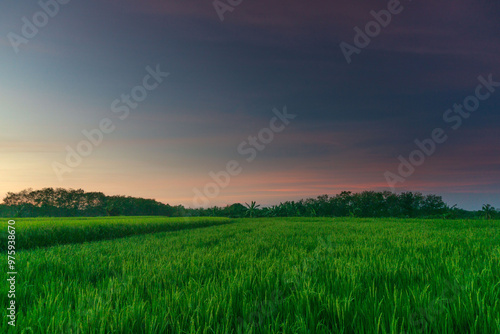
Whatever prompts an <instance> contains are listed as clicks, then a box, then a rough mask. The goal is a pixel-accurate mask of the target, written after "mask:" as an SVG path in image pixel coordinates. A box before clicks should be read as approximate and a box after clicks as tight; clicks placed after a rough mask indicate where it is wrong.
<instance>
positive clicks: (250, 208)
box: [245, 201, 260, 218]
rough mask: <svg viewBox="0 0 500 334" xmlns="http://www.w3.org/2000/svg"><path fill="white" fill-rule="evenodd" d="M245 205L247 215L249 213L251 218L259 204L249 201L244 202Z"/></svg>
mask: <svg viewBox="0 0 500 334" xmlns="http://www.w3.org/2000/svg"><path fill="white" fill-rule="evenodd" d="M245 205H246V206H247V215H249V216H250V218H253V216H254V214H255V212H256V211H257V209H258V208H260V205H259V204H257V203H256V202H255V201H251V202H250V204H248V203H245Z"/></svg>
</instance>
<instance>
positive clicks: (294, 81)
mask: <svg viewBox="0 0 500 334" xmlns="http://www.w3.org/2000/svg"><path fill="white" fill-rule="evenodd" d="M43 1H45V2H48V3H50V2H51V1H48V0H43ZM54 1H55V0H54ZM66 1H67V0H66ZM61 2H63V1H62V0H61ZM235 2H238V1H234V0H233V3H235ZM390 2H391V1H389V2H388V1H368V0H361V1H352V0H340V1H335V2H333V1H323V0H321V1H314V2H306V1H296V0H288V1H284V0H278V1H272V2H269V1H263V0H243V1H242V2H241V4H239V5H238V6H236V7H234V8H232V9H233V10H232V11H227V12H225V13H224V14H223V16H224V21H221V20H220V17H219V15H218V13H217V11H216V9H215V8H214V5H213V3H212V1H211V0H203V1H201V0H192V1H153V0H146V1H132V0H124V1H111V0H101V1H95V0H94V1H77V0H72V1H69V3H67V4H59V5H58V6H59V9H58V11H57V13H54V12H53V13H52V14H54V15H52V16H53V17H50V16H49V15H46V14H42V15H37V14H36V13H37V12H40V11H41V10H42V8H41V7H40V5H39V4H38V3H37V2H36V1H29V2H27V1H23V2H20V1H13V0H6V1H3V2H2V4H0V31H1V40H0V73H1V75H0V115H1V122H0V142H1V146H0V147H1V148H0V150H1V151H0V152H1V155H0V156H1V165H0V168H1V173H0V197H1V198H3V197H4V196H5V194H6V193H7V192H8V191H14V192H16V191H20V190H22V189H25V188H29V187H31V188H34V189H39V188H43V187H63V188H77V189H78V188H82V189H84V190H86V191H102V192H104V193H105V194H108V195H117V194H121V195H130V196H139V197H146V198H155V199H157V200H159V201H162V202H165V203H169V204H183V205H185V206H189V207H193V206H195V204H196V203H194V202H193V198H194V196H195V191H194V189H195V188H196V189H198V190H200V191H201V192H203V189H204V187H205V186H206V185H207V184H208V183H210V182H213V180H212V179H211V177H210V176H209V173H210V172H213V173H218V172H219V171H223V170H225V169H226V164H227V163H228V162H229V161H236V162H238V163H239V165H240V167H241V169H242V170H241V173H239V174H238V175H235V176H232V177H231V179H230V183H229V185H228V186H227V187H223V188H221V189H220V193H219V194H218V195H217V196H213V197H211V198H210V199H209V203H210V205H226V204H230V203H235V202H249V201H251V200H255V201H257V202H258V203H260V204H264V205H269V204H275V203H279V202H280V201H285V200H296V199H300V198H306V197H316V196H318V195H321V194H330V195H334V194H336V193H339V192H340V191H343V190H350V191H354V192H357V191H363V190H391V188H390V187H389V185H388V183H387V181H386V172H387V171H389V172H391V173H397V170H398V166H399V163H400V162H399V160H398V157H399V156H402V157H404V158H406V159H408V158H409V156H410V154H411V153H412V151H414V150H415V149H417V148H418V147H417V146H416V144H415V140H417V139H418V140H425V139H427V138H430V137H431V134H432V132H433V130H434V129H436V128H441V129H443V131H444V132H445V134H446V135H447V136H448V139H447V140H446V141H445V142H444V143H442V144H437V145H436V149H435V152H434V153H433V154H430V155H429V156H426V157H425V162H424V163H423V164H422V165H420V166H417V167H415V171H414V173H413V174H412V175H411V176H409V177H407V178H405V179H406V180H405V182H404V183H398V184H397V185H396V187H395V190H396V191H397V192H401V191H407V190H411V191H420V192H423V193H424V194H428V193H435V194H439V195H442V196H443V198H444V199H445V201H446V202H447V203H448V204H450V205H453V204H458V206H459V207H462V208H465V209H475V210H477V209H480V208H481V205H482V204H485V203H490V204H492V205H493V206H495V207H497V208H499V207H500V146H499V144H500V131H499V130H500V87H497V88H496V91H495V92H491V91H490V92H491V94H489V95H490V96H489V97H488V98H486V99H485V100H484V101H481V102H480V106H479V108H478V109H477V111H474V112H471V113H470V116H469V117H468V118H464V119H463V120H462V123H461V124H460V126H459V127H458V128H457V129H453V128H452V126H453V125H454V124H456V123H455V122H446V121H445V120H444V119H443V116H444V115H445V114H446V112H447V110H448V109H450V108H453V106H454V104H462V103H463V102H464V99H466V98H467V97H468V96H471V95H474V94H475V93H476V87H477V86H478V84H480V80H478V77H480V76H482V77H483V78H485V79H488V77H489V76H491V77H492V78H493V80H494V82H500V56H499V55H500V35H499V31H500V20H499V19H498V18H499V17H500V5H499V4H498V2H495V1H492V0H491V1H490V0H470V1H469V0H467V1H465V0H458V1H451V0H445V1H436V2H429V1H411V2H410V1H407V0H405V1H402V2H401V4H400V5H399V7H398V8H400V12H399V13H398V14H393V15H392V18H391V22H390V23H389V24H388V25H387V27H385V28H381V31H380V33H379V34H376V36H374V37H373V38H371V41H370V43H369V45H368V46H366V47H365V48H363V49H360V52H359V53H355V54H352V59H351V63H350V64H349V63H348V62H347V61H346V58H345V57H344V54H343V52H342V50H341V48H340V44H341V43H342V42H346V43H349V44H351V45H354V37H355V34H356V32H355V30H354V28H355V27H360V28H361V29H362V30H364V28H365V25H366V24H367V23H369V22H370V21H373V20H374V17H373V16H372V14H370V12H371V11H375V12H379V11H381V10H386V9H387V8H388V3H390ZM223 3H226V1H224V2H223ZM47 8H52V10H54V8H53V7H50V6H49V7H47ZM54 11H55V10H54ZM34 15H35V18H34ZM44 15H45V17H46V18H48V19H47V22H42V23H46V25H44V26H43V27H40V28H38V30H39V31H38V32H37V33H36V34H33V35H34V36H32V37H30V38H26V40H25V41H26V43H24V42H23V43H21V42H19V43H20V44H18V45H17V46H14V47H13V42H12V41H13V38H14V37H13V36H19V37H22V38H25V37H23V31H22V30H24V31H25V32H26V31H27V30H29V29H27V28H25V29H23V25H25V22H26V20H24V21H23V17H25V18H26V19H27V20H28V21H29V22H31V23H33V20H34V19H35V20H36V19H38V20H43V18H44ZM29 32H33V31H29ZM13 34H15V35H13ZM16 38H17V37H16ZM17 41H19V39H17ZM14 44H15V43H14ZM16 48H17V49H18V50H17V52H16V50H15V49H16ZM157 68H159V69H160V70H161V72H168V73H169V75H168V76H164V77H161V80H162V82H161V83H158V85H157V87H156V88H154V89H151V90H149V91H147V97H145V99H144V101H142V102H138V105H137V107H136V108H128V109H130V110H129V111H130V113H129V114H128V116H127V117H122V118H123V119H121V118H120V116H124V115H125V112H124V111H121V112H118V111H117V110H116V109H117V108H119V107H122V108H124V106H125V104H124V103H122V102H121V101H120V99H121V98H122V95H130V94H131V92H132V91H133V89H134V88H136V87H137V86H138V85H139V86H143V79H144V77H145V76H146V75H150V72H151V71H155V70H157ZM147 83H148V84H149V85H152V84H153V83H156V81H155V80H154V78H152V77H150V80H149V81H147ZM139 91H141V90H140V89H136V92H139ZM143 91H144V90H143ZM481 92H483V95H484V94H485V93H488V92H489V91H488V89H487V88H485V87H483V90H482V91H481ZM117 99H118V102H120V103H119V104H116V103H115V108H114V109H113V107H112V105H113V104H114V102H115V101H116V100H117ZM285 106H286V110H287V112H288V113H289V114H293V115H296V117H295V118H293V119H290V120H289V124H286V125H285V126H284V128H283V130H282V131H280V132H277V133H274V138H273V140H272V141H270V142H269V143H268V144H266V145H265V148H264V149H262V151H258V153H257V155H256V157H255V159H253V160H252V161H247V158H248V156H249V155H248V154H246V155H244V154H240V153H239V152H238V147H239V146H240V145H244V144H242V143H243V142H244V141H248V137H249V136H256V135H257V134H258V133H259V132H260V131H261V130H262V129H264V128H266V127H269V124H270V122H271V120H272V119H273V117H275V113H276V110H277V111H278V112H281V113H282V112H283V108H284V107H285ZM273 109H276V110H275V111H274V112H273ZM122 110H124V109H122ZM456 115H457V114H454V116H456ZM449 116H450V115H449ZM103 119H109V120H110V121H111V122H112V127H114V130H113V131H109V133H104V134H103V137H102V143H101V144H99V145H97V146H93V147H92V148H91V152H90V154H88V156H84V157H82V161H81V163H79V164H78V165H77V166H76V167H74V168H71V172H67V173H64V175H62V179H60V178H58V176H57V173H56V172H55V171H54V166H60V165H64V164H66V155H67V151H66V150H67V147H68V146H69V147H71V148H73V149H76V147H77V145H78V143H79V142H81V141H82V140H86V137H85V136H84V134H83V133H82V131H84V130H87V131H92V130H93V129H98V128H99V124H100V122H101V121H102V120H103ZM287 121H288V120H287ZM275 124H277V125H281V124H282V123H280V122H276V123H275ZM248 147H250V146H249V145H247V146H246V148H248ZM55 162H56V164H54V163H55Z"/></svg>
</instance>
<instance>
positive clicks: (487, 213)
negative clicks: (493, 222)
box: [481, 204, 496, 219]
mask: <svg viewBox="0 0 500 334" xmlns="http://www.w3.org/2000/svg"><path fill="white" fill-rule="evenodd" d="M481 212H482V213H483V216H484V218H486V219H492V218H493V216H494V215H495V213H496V210H495V208H494V207H492V206H491V205H490V204H485V205H483V209H482V210H481Z"/></svg>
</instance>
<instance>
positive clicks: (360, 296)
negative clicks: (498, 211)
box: [0, 218, 500, 334]
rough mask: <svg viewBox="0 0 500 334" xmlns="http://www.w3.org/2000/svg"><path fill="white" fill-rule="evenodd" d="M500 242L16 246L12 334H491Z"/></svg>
mask: <svg viewBox="0 0 500 334" xmlns="http://www.w3.org/2000/svg"><path fill="white" fill-rule="evenodd" d="M42 225H43V224H42ZM21 233H22V232H20V231H18V232H17V234H16V235H17V236H20V234H21ZM499 245H500V222H499V221H431V220H416V219H415V220H410V219H406V220H396V219H348V218H345V219H312V218H310V219H308V218H300V219H298V218H297V219H295V218H282V219H281V218H276V219H253V220H252V219H241V220H237V221H236V223H234V224H226V225H219V226H211V227H208V228H204V229H191V230H182V231H173V232H168V233H165V232H162V233H156V234H148V235H141V236H133V237H130V238H125V239H117V240H108V241H100V242H94V243H85V244H72V245H64V246H55V247H51V248H46V249H32V250H25V251H21V252H19V253H17V254H16V256H17V258H18V262H17V263H16V266H17V268H18V281H17V282H16V284H17V290H16V294H17V296H16V299H17V303H18V306H19V308H18V310H17V315H18V318H17V327H16V329H17V330H18V331H17V332H19V333H21V332H23V331H24V332H26V333H31V332H33V333H398V334H399V333H402V332H407V333H478V334H479V333H499V332H500V327H499V326H500V266H499V263H500V246H499ZM3 282H4V283H1V284H3V286H2V288H3V289H4V291H6V289H7V284H6V281H5V280H4V281H3ZM0 299H1V300H2V305H7V303H8V299H7V296H6V294H2V295H1V297H0ZM9 327H10V326H8V325H7V321H5V320H4V322H2V324H1V325H0V331H1V332H4V333H14V332H16V331H14V330H13V329H12V328H9Z"/></svg>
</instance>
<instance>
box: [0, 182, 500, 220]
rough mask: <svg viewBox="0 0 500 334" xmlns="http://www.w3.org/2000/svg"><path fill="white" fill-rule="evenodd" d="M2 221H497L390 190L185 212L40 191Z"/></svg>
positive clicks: (28, 194) (491, 211)
mask: <svg viewBox="0 0 500 334" xmlns="http://www.w3.org/2000/svg"><path fill="white" fill-rule="evenodd" d="M0 216H2V217H99V216H167V217H185V216H193V217H207V216H212V217H230V218H242V217H251V218H253V217H400V218H444V219H458V218H461V219H468V218H485V219H495V218H497V217H500V214H499V212H498V211H497V210H496V209H495V208H494V207H492V206H491V205H489V204H486V205H484V206H483V209H482V210H481V211H466V210H463V209H459V208H457V207H456V206H453V207H449V206H448V205H447V204H446V203H445V202H444V201H443V199H442V197H441V196H437V195H422V194H421V193H418V192H404V193H401V194H395V193H392V192H389V191H384V192H375V191H364V192H361V193H352V192H350V191H344V192H342V193H340V194H338V195H335V196H328V195H322V196H318V197H317V198H308V199H303V200H300V201H287V202H284V203H280V204H279V205H274V206H271V207H261V206H260V205H259V204H257V203H256V202H254V201H252V202H251V203H250V204H248V203H245V205H243V204H240V203H235V204H232V205H228V206H226V207H217V206H214V207H211V208H196V209H190V208H185V207H183V206H182V205H178V206H171V205H168V204H163V203H160V202H157V201H155V200H153V199H144V198H136V197H126V196H106V195H104V194H103V193H101V192H84V191H83V190H81V189H78V190H74V189H69V190H66V189H62V188H57V189H53V188H44V189H41V190H32V189H27V190H23V191H21V192H18V193H12V192H10V193H8V194H7V196H6V197H5V198H4V200H3V204H2V205H0Z"/></svg>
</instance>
